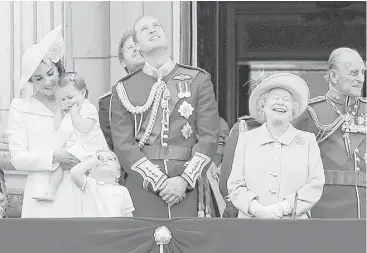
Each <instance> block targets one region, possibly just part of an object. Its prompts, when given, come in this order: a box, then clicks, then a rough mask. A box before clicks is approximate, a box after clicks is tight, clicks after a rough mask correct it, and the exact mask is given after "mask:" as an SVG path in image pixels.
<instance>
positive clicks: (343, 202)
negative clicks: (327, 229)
mask: <svg viewBox="0 0 367 253" xmlns="http://www.w3.org/2000/svg"><path fill="white" fill-rule="evenodd" d="M364 75H365V64H364V62H363V60H362V58H361V56H360V55H359V54H358V52H356V51H355V50H352V49H350V48H338V49H336V50H334V51H333V52H332V53H331V55H330V57H329V61H328V70H327V75H326V79H327V81H328V83H329V90H328V92H327V93H326V95H325V96H320V97H316V98H313V99H311V100H310V104H309V106H308V108H307V110H306V112H305V113H304V115H303V116H302V117H300V118H299V120H298V121H297V122H296V124H295V126H296V127H297V128H299V129H301V130H305V131H309V132H312V133H314V134H315V135H316V137H317V141H318V143H319V146H320V151H321V156H322V160H323V164H324V170H325V179H326V182H325V186H324V192H323V195H322V197H321V199H320V201H319V202H318V203H317V204H316V205H315V206H314V208H313V209H311V216H312V217H313V218H327V219H329V218H330V219H343V218H347V219H349V218H366V161H367V154H366V98H362V97H361V92H362V87H363V82H364Z"/></svg>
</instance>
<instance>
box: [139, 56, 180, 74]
mask: <svg viewBox="0 0 367 253" xmlns="http://www.w3.org/2000/svg"><path fill="white" fill-rule="evenodd" d="M175 66H176V64H175V63H174V62H173V61H172V59H171V57H170V58H168V60H167V62H166V63H165V64H163V65H162V66H161V67H160V68H159V69H156V68H154V67H153V66H151V65H149V63H147V62H146V63H145V65H144V68H143V72H144V73H145V74H147V75H148V76H152V77H155V78H162V77H164V76H166V75H168V74H169V73H171V71H172V70H173V69H174V68H175Z"/></svg>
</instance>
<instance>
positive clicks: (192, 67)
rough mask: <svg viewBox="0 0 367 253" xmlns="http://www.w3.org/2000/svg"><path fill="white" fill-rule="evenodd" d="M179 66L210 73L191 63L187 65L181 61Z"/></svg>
mask: <svg viewBox="0 0 367 253" xmlns="http://www.w3.org/2000/svg"><path fill="white" fill-rule="evenodd" d="M177 65H178V66H181V67H183V68H187V69H194V70H198V71H200V72H203V73H205V74H208V72H206V71H205V70H203V69H201V68H198V67H194V66H190V65H185V64H181V63H177Z"/></svg>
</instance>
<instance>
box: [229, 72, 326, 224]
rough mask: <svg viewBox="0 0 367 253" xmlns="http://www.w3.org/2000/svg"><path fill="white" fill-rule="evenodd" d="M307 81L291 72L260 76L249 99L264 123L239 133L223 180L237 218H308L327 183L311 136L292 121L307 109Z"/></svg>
mask: <svg viewBox="0 0 367 253" xmlns="http://www.w3.org/2000/svg"><path fill="white" fill-rule="evenodd" d="M308 100H309V90H308V87H307V84H306V83H305V81H304V80H303V79H302V78H300V77H299V76H296V75H293V74H289V73H276V74H272V75H270V76H267V77H265V78H263V80H261V81H259V82H258V85H256V87H255V88H254V89H253V92H252V94H251V96H250V99H249V110H250V114H251V116H252V117H253V118H254V119H256V120H257V121H258V122H259V123H261V124H262V125H261V126H260V127H258V128H256V129H253V130H250V131H245V129H246V125H245V123H244V122H240V125H239V137H238V141H237V146H236V149H235V154H234V158H233V164H232V171H231V174H230V176H229V178H228V181H227V186H228V192H229V198H230V200H231V201H232V203H233V205H234V206H235V207H236V208H238V209H239V213H238V217H240V218H251V217H256V218H275V219H276V218H291V217H295V218H307V217H308V216H309V215H310V212H309V211H310V209H311V208H312V207H313V206H314V205H315V204H316V203H317V201H318V200H319V199H320V197H321V195H322V191H323V185H324V183H325V178H324V171H323V165H322V161H321V157H320V150H319V147H318V145H317V142H316V138H315V135H314V134H311V133H308V132H303V131H300V130H297V129H295V128H294V127H293V126H292V124H291V122H292V120H294V119H295V118H297V117H298V116H299V115H300V114H301V113H302V112H303V111H304V110H305V109H306V107H307V104H308Z"/></svg>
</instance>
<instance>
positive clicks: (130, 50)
mask: <svg viewBox="0 0 367 253" xmlns="http://www.w3.org/2000/svg"><path fill="white" fill-rule="evenodd" d="M118 56H119V61H120V64H121V66H122V67H123V68H125V70H126V72H127V73H132V72H134V71H135V70H136V69H138V68H140V67H142V66H143V65H144V59H143V57H142V56H141V55H140V53H139V51H138V50H137V48H136V45H135V43H134V40H133V31H132V30H129V31H126V32H125V33H124V34H123V36H122V38H121V41H120V44H119V49H118ZM111 95H112V92H111V90H109V91H108V92H107V93H105V94H103V95H102V96H101V97H100V98H99V111H98V114H99V123H100V125H101V129H102V132H103V135H104V137H105V139H106V141H107V144H108V146H109V148H110V149H111V150H113V145H112V137H111V129H110V105H111V103H110V102H111Z"/></svg>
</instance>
